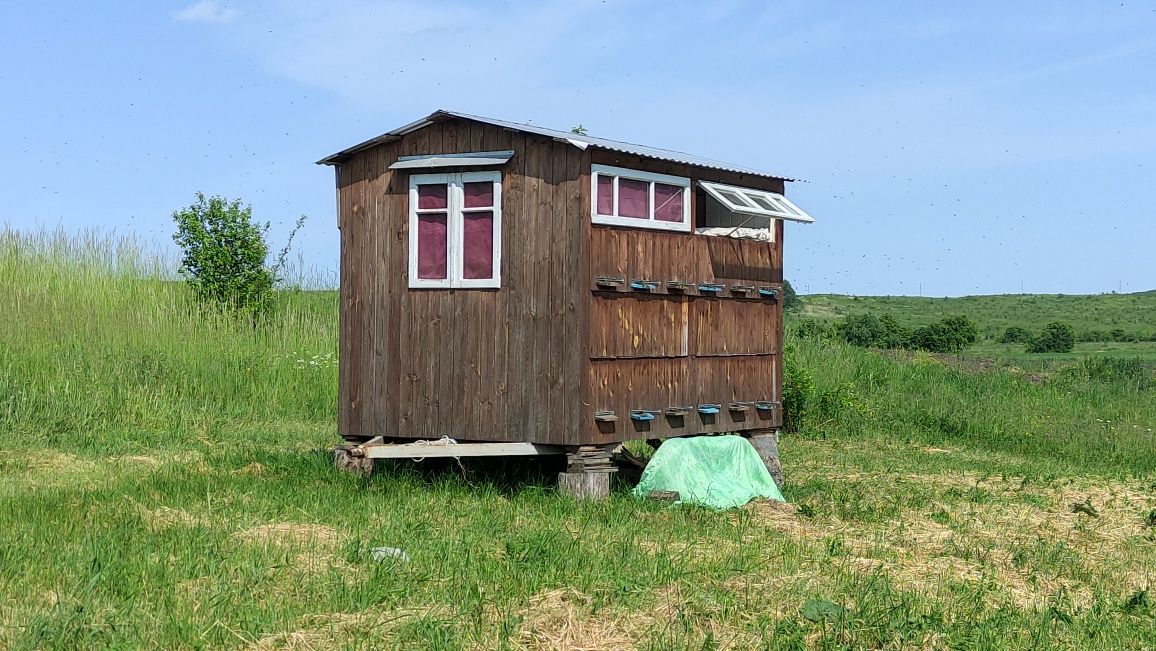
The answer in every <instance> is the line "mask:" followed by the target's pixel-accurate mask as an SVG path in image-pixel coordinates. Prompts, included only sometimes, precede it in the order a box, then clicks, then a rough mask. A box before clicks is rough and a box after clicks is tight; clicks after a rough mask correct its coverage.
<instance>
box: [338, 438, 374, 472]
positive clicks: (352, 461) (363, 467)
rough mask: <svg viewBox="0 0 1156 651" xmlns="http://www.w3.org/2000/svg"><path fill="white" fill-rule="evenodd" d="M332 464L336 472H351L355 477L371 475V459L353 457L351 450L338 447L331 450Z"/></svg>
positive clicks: (341, 446)
mask: <svg viewBox="0 0 1156 651" xmlns="http://www.w3.org/2000/svg"><path fill="white" fill-rule="evenodd" d="M333 464H334V465H335V466H337V469H338V470H344V471H345V472H351V473H353V474H355V475H370V474H372V473H373V459H369V458H367V457H364V456H355V455H354V454H353V448H351V447H349V446H344V445H339V446H337V447H335V448H333Z"/></svg>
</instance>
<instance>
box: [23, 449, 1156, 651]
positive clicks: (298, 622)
mask: <svg viewBox="0 0 1156 651" xmlns="http://www.w3.org/2000/svg"><path fill="white" fill-rule="evenodd" d="M787 449H788V450H791V452H789V454H790V461H791V463H790V464H789V465H788V470H789V481H790V482H791V484H790V485H789V486H788V489H787V491H786V494H787V495H788V498H789V499H792V500H793V502H794V503H793V504H777V503H766V502H760V503H752V504H750V505H748V506H747V507H745V508H743V509H739V510H735V511H730V512H723V513H711V512H706V511H701V510H696V509H667V508H663V507H661V506H658V505H654V504H648V503H639V502H635V501H633V500H632V499H631V498H629V497H628V496H626V495H625V494H617V495H615V497H614V498H613V499H612V500H611V502H610V503H609V504H605V505H585V504H576V503H573V502H570V501H569V500H566V499H563V498H561V497H559V496H557V495H556V494H554V493H553V492H552V491H550V490H548V489H547V490H543V489H542V488H539V487H538V486H537V485H535V484H534V483H533V482H531V483H530V484H528V485H526V486H522V487H516V486H515V487H512V488H510V489H509V490H498V491H495V490H494V488H493V487H492V486H490V485H489V484H487V483H486V482H487V481H488V479H487V478H486V477H485V476H477V475H475V476H472V477H471V480H470V481H471V482H472V485H471V484H470V483H467V482H465V481H463V480H462V479H461V478H460V476H457V475H456V474H455V473H448V474H437V473H435V475H434V476H433V477H432V478H429V477H427V478H424V479H423V478H416V477H415V476H413V475H410V474H408V473H407V472H406V471H405V470H404V468H403V469H401V470H394V471H391V472H389V473H385V474H384V475H380V476H375V477H373V478H371V479H370V480H368V482H360V483H359V482H358V481H357V480H355V479H353V478H350V477H347V476H344V475H341V474H339V473H337V472H336V471H334V470H331V469H330V468H329V467H328V465H327V463H326V462H325V460H324V459H322V458H321V455H319V454H317V453H315V452H311V451H310V450H309V449H308V448H306V447H301V448H300V449H298V450H296V451H295V452H292V453H286V455H284V456H282V457H279V458H273V459H269V458H266V459H264V460H260V461H257V460H253V459H251V458H248V457H249V456H251V455H249V454H248V453H246V452H244V451H243V450H242V451H239V452H238V453H237V454H232V455H220V454H218V453H215V452H214V451H212V450H208V449H206V450H180V451H173V452H169V453H154V454H147V455H146V454H136V455H115V456H108V457H103V458H102V457H99V456H93V455H75V454H72V453H63V452H59V451H55V450H8V451H5V452H4V455H3V468H4V472H3V473H2V474H0V503H3V505H4V512H5V513H6V514H7V515H8V516H12V515H14V514H20V513H23V514H24V515H25V517H24V518H23V525H22V526H19V527H16V529H17V531H16V534H17V535H16V536H13V537H11V538H10V539H9V540H8V541H7V542H8V544H9V545H10V547H9V548H8V551H7V552H6V554H7V556H6V557H5V565H4V566H2V567H4V568H5V573H4V574H3V575H0V576H2V578H3V583H2V584H0V586H2V588H3V589H2V590H0V593H2V594H3V595H4V597H3V598H2V601H0V648H23V647H35V646H41V647H53V646H58V647H62V646H67V644H65V643H74V642H83V641H102V640H103V641H105V642H111V641H116V640H120V641H121V642H127V643H129V645H130V646H136V645H139V646H153V645H158V644H159V645H163V646H167V647H170V648H183V647H195V646H204V645H208V646H214V647H226V648H251V649H324V648H381V647H383V646H391V645H392V646H395V647H398V648H414V647H413V645H414V644H417V645H418V646H425V647H428V648H478V649H485V648H498V647H505V648H513V649H573V650H579V649H591V650H593V649H623V648H670V647H675V648H680V647H686V646H694V647H701V646H702V645H704V644H705V645H706V646H708V647H709V648H719V649H748V648H758V647H760V646H770V647H776V646H781V647H783V648H790V647H793V646H804V647H816V648H818V647H830V646H832V645H835V646H838V645H850V646H859V645H864V646H880V647H884V648H950V647H952V646H955V645H957V644H958V639H956V638H953V637H952V636H953V634H956V633H958V632H959V631H960V630H962V629H967V630H971V627H973V626H974V625H975V624H976V623H977V622H984V621H996V620H997V619H998V618H1001V617H1003V618H1005V619H1006V618H1008V617H1010V620H1007V621H1004V620H1000V621H1001V622H1002V623H1001V624H1000V626H1002V627H1003V628H1002V629H998V628H997V629H994V630H995V631H997V632H999V633H1000V634H1001V635H1003V636H1004V639H1006V640H1008V644H1009V646H1016V645H1017V644H1016V643H1015V640H1017V639H1022V640H1023V641H1025V642H1026V641H1029V640H1030V639H1031V638H1032V635H1034V634H1036V633H1038V631H1036V630H1035V628H1034V627H1036V626H1042V625H1043V624H1040V623H1039V622H1041V621H1043V620H1044V619H1046V617H1048V616H1051V615H1048V613H1058V615H1055V617H1059V618H1060V620H1065V619H1066V620H1068V621H1070V622H1073V623H1072V624H1071V625H1070V626H1069V628H1071V629H1072V630H1071V631H1068V632H1065V631H1064V630H1062V629H1053V630H1049V633H1048V634H1049V635H1052V636H1055V639H1056V641H1057V644H1056V646H1058V648H1065V647H1067V648H1079V645H1080V643H1081V640H1082V639H1083V638H1082V637H1081V635H1078V634H1077V632H1078V629H1079V627H1080V626H1081V623H1082V622H1084V621H1085V620H1087V625H1088V626H1093V625H1096V626H1101V627H1103V622H1101V621H1100V620H1098V619H1096V618H1099V617H1107V618H1108V619H1107V620H1105V621H1107V622H1108V624H1110V626H1108V629H1109V631H1110V630H1111V626H1121V627H1132V626H1134V625H1136V623H1135V622H1132V618H1134V617H1137V615H1135V614H1129V613H1128V612H1127V610H1126V609H1124V608H1122V606H1121V604H1124V603H1125V602H1127V600H1128V599H1129V598H1132V597H1135V595H1137V594H1142V593H1145V591H1150V590H1151V581H1152V577H1153V576H1156V535H1154V530H1153V528H1152V526H1151V523H1150V519H1149V517H1150V514H1151V513H1152V512H1153V511H1154V510H1156V495H1154V491H1153V486H1152V485H1151V483H1149V482H1147V481H1146V480H1145V479H1141V478H1127V477H1115V478H1105V477H1097V476H1092V475H1070V476H1062V475H1057V474H1055V472H1054V469H1052V470H1045V471H1043V472H1040V473H1038V474H1037V475H1036V476H1034V477H1033V476H1032V475H1029V474H1014V473H1011V474H1008V473H1006V472H1001V473H999V474H989V473H986V472H982V471H981V469H982V468H983V467H984V465H985V464H986V463H987V461H988V459H987V458H986V457H985V455H979V454H974V453H967V452H961V451H959V450H951V449H924V448H916V447H912V448H910V449H902V448H901V447H896V446H891V447H881V446H879V445H878V444H870V443H867V442H865V443H864V444H863V445H860V446H856V445H849V444H847V443H845V442H844V443H839V444H830V443H820V442H806V441H800V442H798V443H797V444H796V445H795V446H793V448H792V447H791V446H788V448H787ZM897 452H902V453H903V454H905V455H906V457H907V458H908V462H907V463H904V464H903V465H902V466H900V467H895V468H893V469H888V468H887V466H888V465H889V464H890V463H891V462H892V459H894V458H895V455H896V453H897ZM303 460H305V461H303ZM1008 463H1009V462H1007V461H1006V460H1005V463H1004V466H1005V467H1013V468H1014V467H1016V463H1018V462H1016V461H1015V460H1013V461H1012V462H1010V466H1009V465H1008ZM1022 467H1023V468H1025V469H1030V468H1031V465H1030V464H1028V465H1025V466H1022ZM398 472H400V473H401V474H400V475H398V474H396V473H398ZM190 484H191V485H193V486H192V488H191V489H189V490H186V487H187V486H188V485H190ZM182 486H185V487H182ZM203 491H204V492H203ZM423 493H424V494H423ZM43 499H47V500H63V501H64V504H65V505H71V507H72V508H70V509H62V510H61V511H59V512H54V513H49V514H41V515H36V513H35V512H34V511H27V510H25V511H22V509H21V508H20V507H19V504H20V503H23V504H26V505H27V504H30V503H31V504H35V503H37V502H38V501H40V500H43ZM374 499H377V500H379V501H381V502H384V503H382V504H379V503H375V502H374V501H373V500H374ZM1073 503H1090V504H1091V505H1092V506H1093V507H1094V508H1095V510H1096V511H1097V512H1098V514H1099V517H1093V516H1089V515H1087V514H1084V513H1079V512H1073V510H1072V508H1071V506H1072V504H1073ZM70 513H71V514H72V517H79V518H81V519H83V520H86V521H88V522H89V523H90V525H89V527H90V528H92V529H94V530H95V531H100V530H102V529H103V530H105V532H104V533H103V534H101V535H93V536H91V537H90V538H89V539H88V540H87V543H86V544H84V545H77V544H76V538H77V537H78V534H77V532H76V530H75V529H73V530H72V532H71V533H69V530H68V526H67V525H68V523H66V522H63V521H61V520H60V518H63V517H66V516H67V515H68V514H70ZM37 518H39V519H40V521H39V522H35V520H36V519H37ZM30 519H31V520H33V522H29V520H30ZM102 519H104V520H106V522H102V521H101V520H102ZM114 520H115V521H116V524H115V525H110V524H109V522H107V521H114ZM110 528H111V530H112V531H108V529H110ZM53 530H55V531H57V532H59V534H60V535H62V536H64V539H61V540H57V546H58V548H60V553H59V554H58V555H57V557H56V558H55V560H54V563H55V564H56V567H55V568H54V569H53V570H52V571H48V570H43V571H37V570H34V569H28V568H24V569H23V570H22V571H21V572H20V573H19V574H20V576H16V575H15V574H16V573H14V572H13V566H12V565H11V563H12V562H14V561H15V560H16V559H18V558H21V557H24V558H29V559H31V558H33V557H36V555H37V553H38V551H39V550H42V549H44V548H46V547H51V546H52V545H53V540H52V538H53V535H54V534H53V533H52V532H53ZM114 532H119V535H120V536H121V537H122V538H124V539H125V540H127V541H130V544H126V545H124V546H118V545H117V544H116V543H115V542H113V541H109V540H107V539H106V538H105V537H104V536H105V535H112V533H114ZM404 532H408V534H409V537H408V538H406V537H405V535H404ZM10 533H11V532H10ZM41 538H43V539H41ZM68 538H71V541H70V542H69V541H67V540H66V539H68ZM373 544H390V545H396V546H399V547H402V548H404V549H406V551H407V554H408V555H409V556H410V559H411V560H409V561H408V562H403V561H399V560H397V559H388V560H386V561H384V562H377V561H373V560H372V559H371V558H370V557H369V554H368V547H369V546H371V545H373ZM116 554H120V555H121V557H120V558H116V557H114V556H115V555H116ZM93 558H97V559H98V561H99V562H100V563H103V564H104V569H103V571H105V572H108V571H110V569H109V568H112V567H114V566H117V567H120V570H119V571H117V576H118V577H119V578H118V579H117V581H118V582H119V583H118V584H117V585H115V589H113V588H114V586H113V585H111V584H110V585H105V584H104V583H103V582H102V581H97V582H96V583H95V584H93V586H88V587H87V590H86V586H87V583H86V582H85V581H84V580H81V579H83V577H85V576H88V575H89V574H91V573H92V572H93V567H92V563H93V562H94V561H93ZM158 568H163V569H158ZM126 581H127V582H128V584H125V583H124V582H126ZM375 586H379V587H381V591H377V590H376V589H375ZM366 595H368V597H366ZM812 599H822V600H825V601H831V602H833V603H836V604H838V605H839V606H841V607H842V608H843V609H844V610H845V612H846V619H845V620H840V621H837V622H812V621H809V620H807V619H806V618H803V617H802V616H801V615H800V612H801V610H802V609H803V606H804V604H806V603H807V602H808V601H809V600H812ZM896 609H903V610H904V612H905V615H904V616H905V617H909V618H910V622H908V623H907V624H906V625H905V627H906V628H905V630H900V629H901V628H903V627H900V628H896V629H894V630H893V629H892V628H887V627H883V628H880V625H879V624H878V623H877V622H876V621H875V620H877V619H878V618H879V617H880V616H881V615H880V613H887V612H892V611H895V610H896ZM77 612H82V613H83V614H82V615H77ZM1105 613H1107V614H1105ZM1148 617H1149V618H1150V615H1148ZM70 618H72V619H77V618H79V619H80V621H79V622H75V621H73V622H72V623H71V624H69V622H70V621H72V620H70ZM158 618H160V619H164V620H167V624H166V626H163V627H160V628H159V629H157V628H149V627H148V625H147V624H148V622H149V621H150V620H155V619H158ZM172 620H177V621H175V622H174V621H172ZM904 621H907V620H904ZM67 626H74V628H71V629H70V628H67ZM1138 626H1139V627H1138V628H1136V629H1135V630H1134V631H1133V632H1131V633H1127V635H1131V636H1135V638H1136V639H1137V640H1139V639H1143V636H1144V635H1146V634H1149V633H1151V625H1150V624H1149V625H1148V628H1147V629H1145V628H1144V625H1142V624H1141V625H1138ZM54 627H55V628H54ZM1121 630H1125V631H1132V628H1123V629H1121ZM175 631H176V632H175ZM34 634H36V635H39V637H36V635H34ZM182 635H183V636H184V637H182ZM174 636H175V637H174ZM57 642H60V643H61V644H56V643H57Z"/></svg>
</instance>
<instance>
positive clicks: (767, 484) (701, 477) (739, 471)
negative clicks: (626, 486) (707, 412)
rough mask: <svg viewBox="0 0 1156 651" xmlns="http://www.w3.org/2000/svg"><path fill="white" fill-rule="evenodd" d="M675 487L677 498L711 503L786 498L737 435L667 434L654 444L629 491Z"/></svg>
mask: <svg viewBox="0 0 1156 651" xmlns="http://www.w3.org/2000/svg"><path fill="white" fill-rule="evenodd" d="M651 491H677V492H678V495H679V502H689V503H694V504H701V505H703V506H707V507H710V508H714V509H729V508H734V507H737V506H742V505H743V504H746V503H747V502H749V501H751V500H753V499H754V498H756V497H765V498H767V499H772V500H778V501H780V502H783V501H786V500H784V499H783V494H782V493H781V492H779V487H778V486H776V485H775V480H774V479H772V478H771V473H769V472H767V467H766V465H764V464H763V460H762V459H761V458H760V457H759V453H758V452H755V449H754V448H753V447H751V444H750V443H749V442H748V441H747V440H746V439H745V438H743V437H741V436H694V437H689V438H674V439H667V440H665V441H663V442H662V445H660V446H658V450H657V451H655V453H654V456H653V457H651V459H650V462H649V463H647V464H646V469H645V470H644V471H643V472H642V479H641V480H640V481H639V482H638V486H636V487H635V488H634V495H635V496H637V497H646V496H647V495H649V494H650V492H651Z"/></svg>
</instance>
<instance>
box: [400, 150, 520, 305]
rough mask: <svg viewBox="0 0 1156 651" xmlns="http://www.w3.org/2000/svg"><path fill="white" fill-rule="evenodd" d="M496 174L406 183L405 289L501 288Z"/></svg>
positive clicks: (421, 177) (417, 177)
mask: <svg viewBox="0 0 1156 651" xmlns="http://www.w3.org/2000/svg"><path fill="white" fill-rule="evenodd" d="M501 267H502V174H501V172H462V173H460V174H413V175H411V176H410V177H409V286H410V287H413V288H443V289H448V288H491V289H492V288H496V287H500V286H501V276H500V271H501Z"/></svg>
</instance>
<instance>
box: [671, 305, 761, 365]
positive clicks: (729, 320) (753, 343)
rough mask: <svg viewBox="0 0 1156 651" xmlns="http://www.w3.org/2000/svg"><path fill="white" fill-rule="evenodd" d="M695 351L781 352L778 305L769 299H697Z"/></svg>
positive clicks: (693, 311)
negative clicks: (777, 314) (777, 326)
mask: <svg viewBox="0 0 1156 651" xmlns="http://www.w3.org/2000/svg"><path fill="white" fill-rule="evenodd" d="M690 307H691V314H692V318H693V319H694V324H695V327H694V328H693V331H694V339H693V341H692V342H691V347H690V349H691V352H692V353H693V354H695V355H698V356H700V357H702V356H715V355H766V354H769V353H775V352H778V343H777V339H778V336H777V335H778V329H777V328H776V324H775V317H774V313H775V305H774V304H773V303H769V302H765V301H748V300H738V299H728V298H695V299H694V300H692V301H691V304H690Z"/></svg>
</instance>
